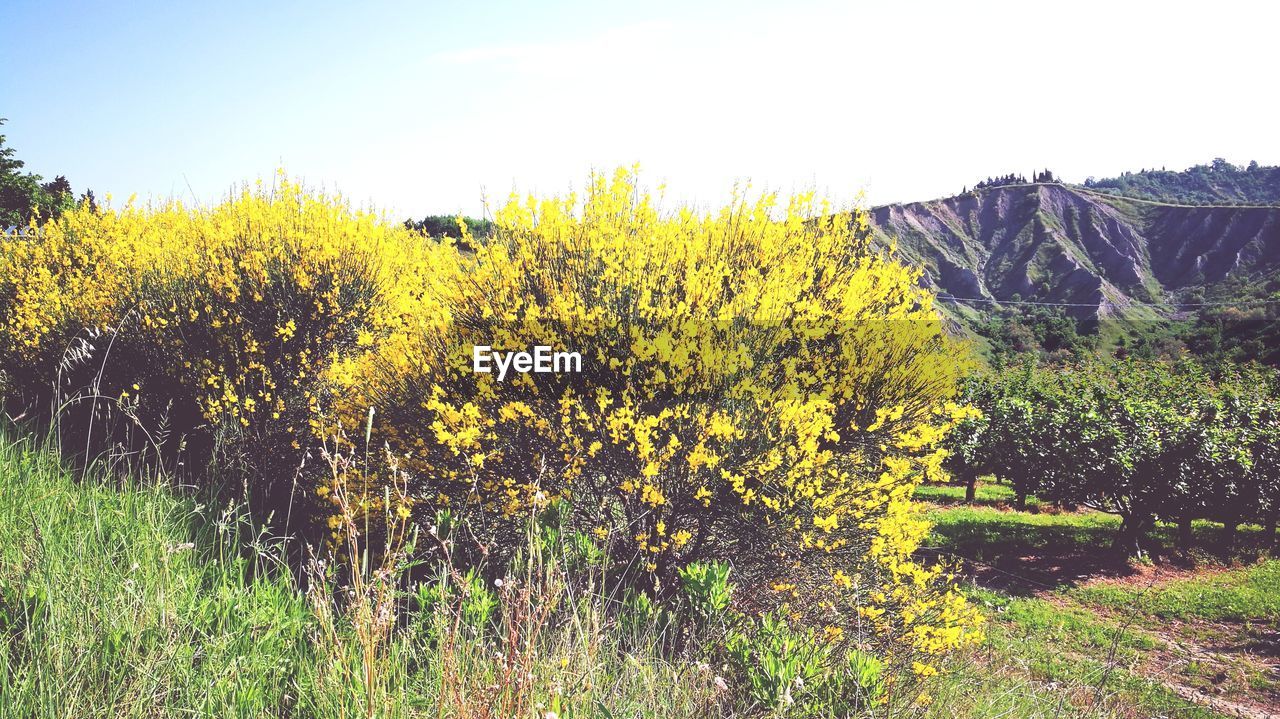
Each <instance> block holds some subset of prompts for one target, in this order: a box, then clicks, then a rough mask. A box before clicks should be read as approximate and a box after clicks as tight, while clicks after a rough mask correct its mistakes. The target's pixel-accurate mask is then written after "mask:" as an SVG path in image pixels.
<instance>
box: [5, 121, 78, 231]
mask: <svg viewBox="0 0 1280 719" xmlns="http://www.w3.org/2000/svg"><path fill="white" fill-rule="evenodd" d="M4 122H5V120H4V118H0V125H3V124H4ZM25 166H26V163H24V162H23V161H22V160H19V159H17V158H16V157H14V149H13V148H12V147H7V146H6V145H5V136H4V135H0V230H3V229H5V228H8V227H14V226H25V225H26V224H27V223H28V222H30V221H31V220H32V219H37V220H39V219H48V218H51V217H57V216H59V215H61V214H62V213H63V212H65V211H66V210H69V209H71V208H73V207H75V206H76V199H75V195H74V194H72V192H71V183H70V182H68V181H67V178H65V177H63V176H62V175H58V176H57V177H55V178H54V179H53V180H50V181H49V182H45V181H44V178H43V177H41V176H40V175H36V174H33V173H30V172H23V171H22V168H23V167H25ZM81 200H82V201H84V202H88V203H89V204H90V205H93V204H94V199H93V193H92V192H87V193H85V195H84V196H83V197H82V198H81Z"/></svg>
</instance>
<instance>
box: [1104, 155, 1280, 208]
mask: <svg viewBox="0 0 1280 719" xmlns="http://www.w3.org/2000/svg"><path fill="white" fill-rule="evenodd" d="M1084 186H1085V187H1088V188H1091V189H1095V190H1102V191H1104V192H1113V193H1115V194H1119V195H1125V196H1127V197H1137V198H1141V199H1147V200H1158V201H1161V202H1172V203H1177V204H1190V205H1194V204H1229V203H1238V204H1275V203H1278V202H1280V167H1264V166H1260V165H1258V163H1256V162H1252V163H1250V164H1249V166H1248V167H1247V168H1241V167H1237V166H1235V165H1232V164H1231V163H1229V162H1227V161H1226V160H1224V159H1222V158H1217V159H1215V160H1214V161H1213V162H1212V163H1210V164H1208V165H1195V166H1193V167H1190V168H1188V169H1186V170H1183V171H1182V172H1173V171H1169V170H1164V169H1160V170H1155V169H1151V170H1142V171H1141V172H1126V173H1124V174H1123V175H1121V176H1119V177H1112V178H1107V179H1103V180H1094V179H1092V178H1090V179H1088V180H1085V183H1084Z"/></svg>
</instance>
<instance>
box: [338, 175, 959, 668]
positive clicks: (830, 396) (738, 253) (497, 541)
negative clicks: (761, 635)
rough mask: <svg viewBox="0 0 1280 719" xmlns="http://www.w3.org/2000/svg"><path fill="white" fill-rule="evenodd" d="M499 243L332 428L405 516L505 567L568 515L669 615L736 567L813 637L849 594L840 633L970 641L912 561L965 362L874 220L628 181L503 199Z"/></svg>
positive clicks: (380, 351)
mask: <svg viewBox="0 0 1280 719" xmlns="http://www.w3.org/2000/svg"><path fill="white" fill-rule="evenodd" d="M495 225H496V227H497V230H496V233H495V235H494V236H493V237H491V238H488V239H487V240H486V241H484V242H468V244H474V245H476V246H477V249H476V251H475V253H474V255H473V256H469V257H467V258H464V259H463V260H462V262H463V267H462V269H461V275H460V278H459V279H458V280H457V281H456V282H452V283H450V284H451V286H449V287H444V288H438V291H439V292H442V293H444V294H445V295H447V297H448V300H447V303H446V304H447V306H448V314H449V317H448V318H447V322H448V325H449V327H448V330H447V331H446V332H445V333H444V334H443V335H441V334H440V333H439V332H438V329H437V327H436V326H434V325H425V326H424V325H423V324H421V323H420V322H418V321H417V320H416V318H414V317H409V318H407V321H406V323H405V324H404V325H403V326H402V327H400V328H394V329H393V330H392V331H389V332H387V333H386V334H385V335H384V336H381V337H379V338H378V339H377V340H376V342H375V343H374V344H373V345H372V346H370V347H369V349H368V351H367V352H366V353H365V354H364V355H363V356H362V357H360V358H356V359H354V360H353V364H354V366H355V367H356V368H357V369H353V370H352V372H351V375H352V376H353V377H361V378H364V381H362V382H359V383H353V384H352V387H351V390H352V391H351V392H349V393H343V396H344V398H345V399H346V401H348V402H349V405H348V407H347V409H346V412H345V416H346V417H347V418H348V419H347V420H346V421H345V424H347V426H355V425H357V424H358V423H359V418H360V417H361V414H360V413H361V411H362V408H366V407H370V406H375V407H377V410H378V412H377V419H376V421H375V425H374V427H375V434H376V436H377V437H378V438H379V440H378V441H384V442H386V443H387V444H388V445H389V446H390V448H391V450H392V452H393V453H394V454H395V455H396V456H397V457H403V460H402V464H401V466H402V467H403V468H405V469H406V470H407V471H408V472H409V474H410V475H411V477H413V478H414V479H413V482H414V485H413V488H414V501H415V508H416V510H415V511H418V512H420V513H421V514H422V516H425V517H430V516H434V510H436V509H439V508H443V507H446V506H447V507H450V508H451V509H452V510H453V511H454V512H455V513H456V514H459V515H461V516H465V517H467V518H468V519H469V521H471V522H472V523H473V525H474V526H476V527H478V532H479V534H480V535H481V536H482V537H485V538H486V539H487V540H488V541H489V542H490V544H491V546H493V547H499V548H501V547H513V546H518V544H519V542H518V536H519V528H520V527H521V526H522V525H521V524H520V521H523V520H522V519H521V518H522V517H527V516H528V512H529V511H530V510H536V509H539V508H541V507H542V506H545V505H547V504H549V503H552V502H562V503H565V504H567V505H568V506H569V508H570V509H569V513H570V515H571V516H572V517H573V518H574V519H573V522H574V524H575V527H576V528H577V529H579V530H580V531H582V532H583V533H584V534H590V535H593V536H597V537H606V538H608V540H607V541H608V542H609V543H610V544H611V545H612V547H613V551H614V552H615V554H616V555H617V557H618V558H619V561H620V562H623V563H627V564H628V565H632V563H633V562H634V561H635V559H637V558H638V559H639V561H638V562H636V563H635V565H638V566H639V567H641V568H644V569H647V570H648V571H649V572H650V573H651V576H652V582H653V584H654V585H656V586H657V587H658V588H659V589H660V590H661V589H662V588H663V587H664V584H665V586H666V587H670V586H671V585H672V581H671V577H672V572H673V570H674V568H676V567H679V566H683V565H685V564H687V563H689V562H691V561H694V560H700V559H708V558H711V559H728V560H731V561H733V562H734V564H735V566H736V567H737V568H738V571H739V576H745V577H752V576H754V577H755V578H756V579H757V580H758V585H759V586H762V587H763V586H766V585H767V584H768V583H770V582H780V581H786V582H797V583H799V584H801V585H802V586H803V587H804V588H805V589H807V591H808V594H807V595H806V596H808V597H809V598H817V597H823V598H824V602H823V603H822V604H821V606H819V605H818V604H812V605H811V608H812V609H813V610H814V611H815V612H819V613H821V612H828V613H829V612H830V611H832V610H833V608H835V604H837V602H833V601H831V599H830V597H831V596H832V594H833V593H834V594H836V595H840V594H843V596H845V597H848V598H851V599H850V602H851V603H848V602H846V603H845V609H846V610H847V617H848V620H849V621H850V622H851V623H869V622H868V619H867V618H866V617H864V616H862V615H859V614H857V612H856V607H858V606H866V607H868V608H869V609H872V610H874V611H879V612H880V614H879V615H878V616H877V617H876V618H875V623H876V625H877V627H878V629H879V631H880V634H881V635H882V636H893V637H895V638H900V639H905V640H906V641H908V642H909V643H911V644H912V645H913V646H915V647H917V648H919V649H922V650H926V651H930V652H935V651H943V650H945V649H947V648H951V647H954V646H957V645H959V644H963V643H965V642H968V641H971V640H973V639H975V638H976V636H977V634H976V632H974V631H973V630H974V626H975V623H976V622H977V615H976V613H974V612H973V611H972V610H971V609H969V608H968V607H966V606H965V605H964V602H963V599H962V598H961V597H960V596H959V595H958V594H957V593H956V592H955V591H954V589H953V588H949V587H947V586H946V578H945V577H942V576H940V575H941V572H942V570H941V569H940V568H938V567H927V566H924V565H922V564H921V563H919V562H918V561H916V560H915V559H913V554H914V552H915V550H916V548H917V547H918V546H919V544H920V542H921V540H922V539H923V537H924V535H925V533H926V532H927V529H928V525H927V523H926V522H925V521H924V519H923V517H922V516H921V515H920V513H919V511H918V510H917V508H916V507H915V505H914V504H913V503H912V501H911V496H912V492H913V489H914V487H915V486H916V485H917V484H918V483H919V481H921V479H922V478H924V477H927V476H930V475H936V474H939V473H940V472H941V469H940V462H941V459H942V456H943V452H942V450H941V449H940V448H939V441H940V440H941V439H942V438H943V436H944V435H945V433H946V431H947V430H948V429H949V428H950V427H951V426H952V425H953V424H954V423H955V422H956V421H958V420H959V419H960V418H962V417H963V416H965V410H963V409H961V408H959V407H957V406H956V405H954V404H952V403H951V402H950V400H951V398H952V397H953V393H954V391H955V387H956V383H957V380H958V378H959V376H960V374H961V372H962V371H963V369H964V365H963V361H962V360H961V359H960V358H961V357H963V353H962V352H959V351H958V350H959V348H958V347H957V346H956V345H955V344H954V343H953V342H952V341H950V340H949V339H948V338H947V337H946V335H945V334H944V333H943V331H942V327H941V324H940V321H939V318H938V315H937V313H936V312H935V310H934V308H933V296H932V295H931V293H930V292H928V291H927V290H925V289H922V288H921V287H920V285H919V282H918V280H919V275H918V273H917V272H916V271H914V270H911V269H909V268H907V267H905V266H903V265H902V264H900V263H899V262H897V261H896V260H894V259H893V258H892V257H891V256H887V255H886V254H884V253H882V252H879V251H877V250H875V249H873V248H872V247H871V246H870V244H869V232H868V227H867V218H866V216H865V214H863V213H861V212H853V213H847V212H846V213H836V212H833V211H832V209H831V208H830V207H828V206H826V205H825V204H822V203H820V202H818V201H817V200H815V199H814V197H813V196H811V195H802V196H798V197H795V198H793V199H792V200H791V201H790V203H789V204H787V205H786V206H785V207H782V208H779V207H778V206H777V205H776V201H775V198H773V197H770V196H766V197H763V198H761V199H760V200H758V201H756V202H746V201H742V200H739V201H736V202H734V203H733V204H731V205H730V206H728V207H726V208H725V209H723V210H721V211H720V212H718V213H710V214H699V213H695V212H693V211H691V210H683V211H680V212H677V213H674V214H663V213H661V212H659V210H658V209H657V207H656V206H655V203H654V201H653V200H652V198H650V197H649V196H648V195H646V194H644V193H643V192H641V191H640V189H639V187H638V186H637V184H636V178H635V176H634V174H632V173H629V172H624V171H620V172H619V173H617V174H616V175H614V176H613V177H604V176H597V177H593V178H592V181H591V183H590V184H589V185H588V187H587V189H586V192H585V194H584V196H583V197H581V198H578V197H575V196H568V197H553V198H543V199H538V198H527V199H520V198H513V199H512V200H511V201H510V202H509V203H508V204H507V205H506V206H505V207H504V208H502V209H501V210H500V211H498V212H497V213H496V216H495ZM437 279H438V276H437ZM424 316H425V317H426V318H427V319H426V321H427V322H430V323H435V322H437V321H439V315H434V314H430V313H429V314H427V315H424ZM476 345H483V346H489V347H492V348H493V349H495V350H499V351H517V350H529V349H531V348H532V347H534V346H537V345H544V346H549V347H551V348H553V349H554V350H557V351H575V352H579V353H580V354H581V356H582V367H581V372H561V373H526V374H515V373H512V374H510V375H508V376H507V377H505V378H502V379H500V378H499V375H498V374H497V373H496V372H492V373H477V372H475V371H473V366H472V363H473V357H474V355H473V352H474V348H475V346H476ZM870 589H874V590H876V591H877V592H878V593H877V594H876V599H874V600H873V599H872V597H871V591H870ZM793 601H794V600H793ZM794 603H795V604H796V605H797V606H799V605H802V604H805V603H804V602H802V601H796V602H794Z"/></svg>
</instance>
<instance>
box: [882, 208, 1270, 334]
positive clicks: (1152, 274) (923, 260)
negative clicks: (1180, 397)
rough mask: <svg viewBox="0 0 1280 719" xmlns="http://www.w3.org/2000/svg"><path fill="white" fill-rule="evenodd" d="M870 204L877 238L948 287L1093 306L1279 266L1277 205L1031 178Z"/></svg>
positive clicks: (1160, 295)
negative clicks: (1199, 200)
mask: <svg viewBox="0 0 1280 719" xmlns="http://www.w3.org/2000/svg"><path fill="white" fill-rule="evenodd" d="M871 214H872V223H873V226H874V232H875V233H876V240H877V242H879V243H880V244H882V245H883V246H886V247H887V246H893V247H896V250H897V252H898V254H899V255H900V256H901V257H902V258H903V259H904V260H906V261H908V262H911V263H913V264H916V265H918V266H920V267H923V268H924V271H925V281H926V282H927V283H929V284H930V285H932V286H934V287H936V288H937V289H938V290H939V291H940V292H941V293H942V294H944V295H949V296H953V297H960V298H973V299H980V300H995V301H1008V300H1015V299H1021V300H1034V301H1044V302H1064V303H1071V304H1075V305H1082V307H1078V308H1076V311H1075V312H1074V313H1075V314H1078V315H1093V316H1105V315H1106V314H1108V313H1109V312H1110V311H1112V310H1113V309H1115V308H1118V307H1125V306H1127V305H1130V304H1132V303H1134V302H1139V303H1149V302H1158V301H1162V300H1165V299H1166V298H1167V297H1169V296H1173V295H1176V294H1177V293H1179V292H1181V291H1184V290H1188V289H1194V288H1197V287H1205V286H1208V285H1212V284H1214V283H1218V282H1222V281H1224V280H1226V279H1228V278H1232V277H1236V276H1239V275H1241V274H1245V275H1249V276H1269V275H1272V274H1276V273H1280V207H1238V206H1188V205H1170V204H1161V203H1155V202H1150V201H1144V200H1135V199H1129V198H1122V197H1116V196H1111V195H1103V194H1101V193H1096V192H1091V191H1089V190H1086V189H1083V188H1079V187H1073V186H1070V185H1063V184H1056V183H1055V184H1051V183H1041V184H1028V185H1013V186H1006V187H997V188H991V189H986V190H981V191H975V192H970V193H967V194H964V195H959V196H956V197H951V198H947V199H943V200H933V201H930V202H914V203H910V204H900V205H886V206H883V207H877V208H874V209H873V210H872V211H871Z"/></svg>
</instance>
